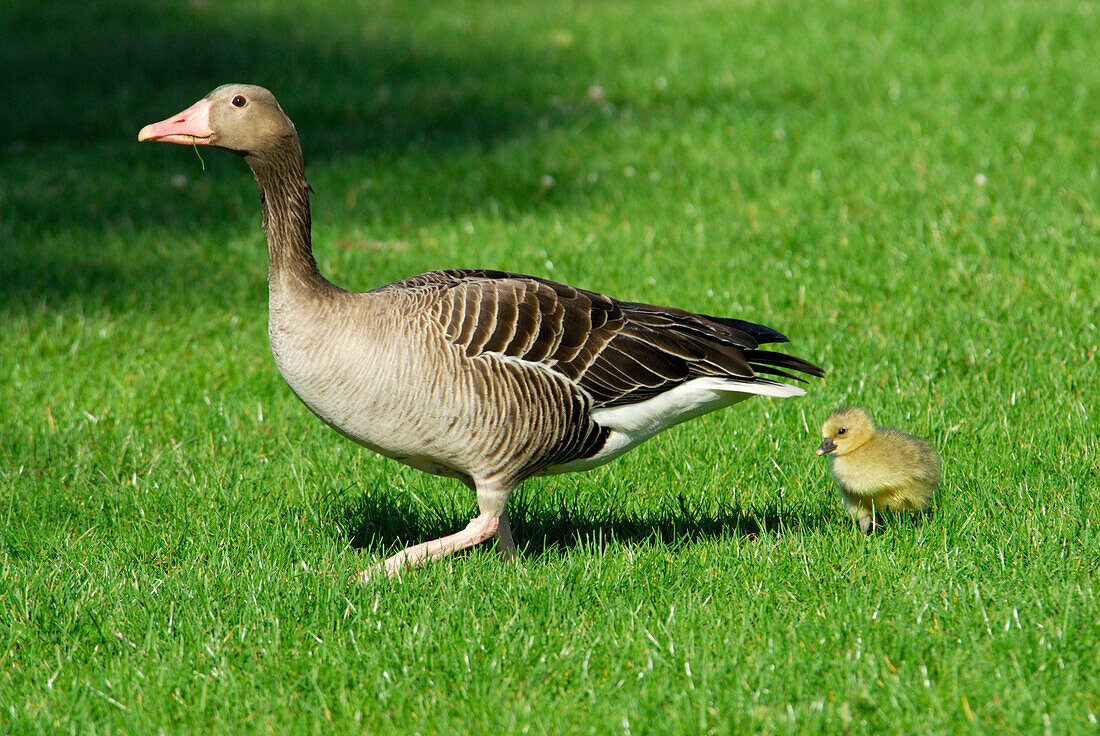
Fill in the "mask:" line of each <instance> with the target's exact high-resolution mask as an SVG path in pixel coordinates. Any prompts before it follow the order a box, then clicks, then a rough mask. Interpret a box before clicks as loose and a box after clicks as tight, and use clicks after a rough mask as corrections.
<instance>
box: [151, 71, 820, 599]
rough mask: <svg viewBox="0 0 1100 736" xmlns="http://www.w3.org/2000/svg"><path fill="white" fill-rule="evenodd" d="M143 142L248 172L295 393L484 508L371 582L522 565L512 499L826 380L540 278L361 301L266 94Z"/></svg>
mask: <svg viewBox="0 0 1100 736" xmlns="http://www.w3.org/2000/svg"><path fill="white" fill-rule="evenodd" d="M138 140H139V141H164V142H168V143H183V144H187V145H192V144H194V145H208V146H215V147H217V148H224V149H227V150H229V151H233V152H234V153H237V154H239V155H241V156H243V157H244V160H245V162H246V163H247V164H248V165H249V167H251V169H252V173H253V174H254V175H255V177H256V184H257V185H258V186H259V190H260V202H261V205H262V207H263V226H264V230H265V231H266V234H267V250H268V259H269V274H268V280H269V282H270V302H269V306H270V313H269V322H268V335H269V338H270V341H271V352H272V354H273V355H274V356H275V364H276V365H277V366H278V368H279V372H280V373H282V376H283V378H284V379H285V380H286V382H287V384H289V385H290V388H291V390H292V391H293V392H294V393H295V394H296V395H297V396H298V398H299V399H301V401H302V402H303V403H304V404H305V405H306V406H307V407H309V409H310V411H312V412H313V413H314V414H316V415H317V416H318V417H320V418H321V420H322V421H324V422H325V423H326V424H328V425H329V426H330V427H332V428H333V429H335V430H336V431H337V432H339V433H340V434H342V435H344V436H345V437H347V438H349V439H351V440H353V441H355V442H358V443H359V444H361V445H363V446H364V447H368V448H370V449H371V450H374V451H375V452H378V453H380V454H382V455H385V456H386V457H390V458H393V459H394V460H398V461H399V462H403V463H405V464H407V465H411V466H412V467H414V468H417V469H419V470H423V471H425V472H427V473H434V474H436V475H443V476H450V477H454V478H458V479H459V480H461V481H462V482H463V483H465V484H466V485H467V486H469V487H470V488H471V489H472V490H474V491H475V492H476V493H477V505H478V509H479V512H480V513H479V514H478V515H477V516H476V517H475V518H474V519H473V520H472V521H470V523H469V525H467V526H466V528H465V529H463V530H462V531H459V532H457V533H455V534H451V535H449V536H445V537H442V538H440V539H435V540H432V541H429V542H423V543H421V544H416V545H413V546H410V547H408V548H407V549H405V550H403V551H401V552H399V553H397V554H395V555H393V556H392V557H390V558H389V559H387V560H385V561H384V562H383V563H379V564H377V565H374V566H372V567H368V568H367V569H366V570H364V571H363V572H361V573H360V574H359V579H361V580H366V579H368V578H370V577H371V576H372V575H373V574H375V573H376V572H383V571H384V572H385V573H386V574H388V575H391V576H392V575H394V574H396V573H397V572H398V571H399V570H401V569H402V568H404V567H407V566H418V565H421V564H423V563H424V562H426V561H428V560H431V559H434V558H438V557H442V556H444V555H447V554H449V553H451V552H454V551H456V550H461V549H465V548H467V547H471V546H473V545H476V544H479V543H481V542H484V541H486V540H488V539H490V538H492V537H496V538H497V539H498V541H499V543H500V545H501V547H502V549H503V550H504V553H505V555H507V556H511V555H512V554H514V551H515V545H514V544H513V542H512V537H511V530H510V528H509V524H508V514H507V503H508V497H509V496H510V495H511V494H512V491H513V490H515V488H516V487H517V486H518V485H519V484H520V483H521V482H522V481H523V480H524V479H526V478H529V477H531V476H535V475H549V474H554V473H566V472H572V471H580V470H587V469H589V468H593V467H596V466H597V465H602V464H603V463H606V462H608V461H610V460H612V459H614V458H616V457H618V456H620V455H622V454H623V453H624V452H626V451H628V450H630V449H631V448H633V447H635V446H636V445H638V444H640V443H642V442H644V441H645V440H647V439H649V438H650V437H652V436H653V435H655V434H657V433H658V432H660V431H662V430H664V429H666V428H667V427H670V426H672V425H674V424H678V423H680V422H683V421H685V420H688V419H691V418H693V417H697V416H699V415H701V414H704V413H706V412H709V411H713V410H715V409H719V408H722V407H725V406H729V405H731V404H734V403H737V402H738V401H741V400H743V399H745V398H747V397H749V396H752V395H754V394H759V395H764V396H775V397H789V396H799V395H802V394H803V393H805V392H804V391H803V390H802V389H801V388H798V387H797V386H794V385H791V384H788V383H784V382H782V381H778V380H775V378H773V377H778V378H783V377H786V378H796V377H795V376H794V375H792V374H791V373H790V371H797V372H801V373H805V374H809V375H812V376H821V375H823V372H822V370H821V368H819V367H817V366H816V365H813V364H812V363H809V362H807V361H805V360H802V359H800V358H795V357H791V356H789V355H784V354H783V353H776V352H770V351H765V350H760V349H759V346H760V345H761V344H764V343H777V342H786V341H787V338H786V337H784V336H783V335H782V334H780V333H779V332H777V331H775V330H773V329H771V328H770V327H765V326H763V325H758V324H754V323H752V322H746V321H743V320H739V319H726V318H717V317H708V316H706V315H701V314H692V313H690V312H685V311H683V310H680V309H673V308H670V307H658V306H653V305H650V304H639V303H635V302H622V301H618V300H616V299H612V298H610V297H607V296H604V295H603V294H597V293H594V292H591V291H584V290H582V289H576V288H573V287H571V286H565V285H563V284H558V283H554V282H553V281H547V280H545V279H540V278H535V277H532V276H521V275H518V274H511V273H503V272H500V271H483V270H469V271H466V270H462V271H459V270H454V271H433V272H431V273H425V274H421V275H419V276H412V277H409V278H406V279H403V280H401V281H396V282H394V283H392V284H387V285H385V286H381V287H379V288H377V289H374V290H372V291H368V292H365V293H353V292H350V291H345V290H344V289H341V288H339V287H337V286H334V285H333V284H331V283H330V282H329V281H327V280H326V279H325V278H324V277H323V276H322V275H321V273H320V272H319V271H318V269H317V262H316V261H315V260H314V258H313V253H312V248H311V243H310V212H309V193H310V188H309V184H308V183H307V182H306V178H305V172H304V166H303V162H302V150H301V147H300V145H299V142H298V134H297V132H296V131H295V128H294V125H293V123H291V121H290V119H289V118H288V117H287V116H286V114H285V113H284V112H283V110H282V108H281V107H280V106H279V103H278V102H277V101H276V100H275V97H274V96H273V95H272V94H271V93H270V92H268V91H267V90H266V89H263V88H262V87H256V86H252V85H244V84H229V85H224V86H221V87H218V88H217V89H216V90H214V91H213V92H211V93H210V94H209V95H207V96H206V97H205V98H203V99H202V100H200V101H199V102H197V103H195V104H194V105H192V106H191V107H189V108H187V109H186V110H184V111H183V112H181V113H179V114H178V115H173V116H172V117H170V118H168V119H166V120H163V121H161V122H159V123H153V124H152V125H147V126H145V127H144V128H142V130H141V132H140V133H139V134H138ZM798 380H801V379H798Z"/></svg>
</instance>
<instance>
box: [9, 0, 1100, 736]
mask: <svg viewBox="0 0 1100 736" xmlns="http://www.w3.org/2000/svg"><path fill="white" fill-rule="evenodd" d="M78 5H81V4H78V3H70V2H63V1H62V0H47V2H45V3H42V2H33V3H32V2H23V1H22V0H17V2H15V3H8V4H5V5H4V6H3V8H2V9H0V64H2V67H3V68H4V70H5V74H4V75H3V77H2V78H0V99H3V100H5V104H4V105H0V130H2V131H3V140H2V142H0V253H2V262H0V279H2V286H3V288H2V291H0V519H2V533H0V733H4V734H7V733H12V734H22V733H62V732H64V733H82V734H90V733H102V734H133V733H158V732H164V733H196V732H209V733H212V734H223V733H224V734H238V733H287V734H302V733H314V732H335V733H364V734H382V733H401V734H417V733H422V734H433V733H439V734H450V733H462V732H466V733H487V732H500V733H513V732H531V733H555V734H557V733H599V734H605V733H623V734H627V733H633V734H645V733H649V734H665V733H685V734H687V733H692V734H694V733H799V734H803V733H830V734H831V733H838V732H853V733H856V732H858V733H865V732H868V730H869V729H870V730H871V731H870V732H874V733H898V734H912V733H993V732H997V733H1021V734H1034V733H1053V734H1058V733H1070V732H1082V733H1095V732H1096V730H1097V718H1098V717H1100V716H1098V713H1100V668H1098V666H1097V651H1098V649H1100V613H1098V611H1100V607H1098V602H1097V593H1098V590H1100V585H1098V583H1100V573H1098V572H1097V571H1098V569H1100V511H1098V509H1100V491H1098V487H1100V472H1098V465H1100V463H1098V451H1100V443H1098V437H1100V419H1098V407H1097V403H1096V396H1097V383H1098V381H1097V379H1098V370H1097V344H1098V342H1100V339H1098V335H1097V322H1098V321H1100V320H1098V317H1100V248H1098V247H1097V241H1098V229H1100V215H1098V213H1097V208H1098V207H1100V174H1098V168H1097V161H1098V160H1100V155H1098V154H1100V66H1097V65H1096V64H1095V61H1094V58H1095V52H1096V48H1097V47H1098V45H1100V5H1097V4H1094V3H1091V2H1068V1H1060V0H1054V1H1053V2H1047V3H1039V4H1036V3H1031V2H1024V1H1023V0H1008V1H1006V2H992V1H991V0H990V1H985V2H983V1H981V0H979V1H978V2H972V3H951V2H933V1H932V0H920V1H918V0H912V1H910V2H901V1H896V0H885V1H883V2H877V1H875V2H872V1H869V0H852V1H850V2H811V1H809V0H774V1H773V2H764V1H763V0H761V1H759V2H752V1H750V0H744V1H742V2H729V3H719V2H713V1H710V2H708V1H706V0H687V1H685V2H677V3H668V4H653V3H644V2H622V1H616V2H591V3H568V2H559V3H543V2H523V1H521V2H490V1H489V0H469V1H462V2H458V3H431V2H419V1H410V2H351V3H340V4H337V5H336V6H334V7H335V8H337V9H326V8H325V6H328V5H331V4H329V3H321V2H315V1H313V0H296V1H295V2H291V3H283V2H270V1H266V0H252V1H251V2H248V1H244V0H241V1H240V2H217V3H214V2H202V1H201V0H195V1H194V2H184V3H178V2H176V3H168V2H161V1H160V0H154V1H153V2H143V3H133V4H130V3H124V2H120V1H112V0H98V1H93V2H90V3H86V4H82V5H83V6H82V7H77V6H78ZM227 81H251V82H257V83H261V84H264V85H266V86H269V87H270V88H271V89H272V90H273V91H274V92H275V93H276V94H277V95H278V96H279V98H280V101H281V102H282V104H283V106H284V107H285V108H286V110H287V111H288V112H289V114H290V115H291V116H292V118H293V119H294V120H295V122H296V123H297V126H298V129H299V131H300V133H301V135H302V138H303V144H304V147H305V150H306V155H307V171H308V174H309V176H310V180H311V182H312V183H313V186H314V188H315V189H316V192H317V196H316V197H315V199H314V202H315V210H314V220H315V242H316V250H317V256H318V259H319V261H320V262H321V264H322V267H323V269H324V270H325V271H326V273H328V274H329V275H330V276H331V277H332V278H333V279H334V280H335V281H337V282H338V283H340V284H341V285H343V286H346V287H349V288H358V289H366V288H371V287H373V286H376V285H379V284H381V283H385V282H387V281H390V280H393V279H396V278H399V277H402V276H406V275H409V274H413V273H417V272H420V271H425V270H429V269H434V268H444V267H460V266H477V267H492V268H504V269H508V270H513V271H520V272H527V273H532V274H536V275H540V276H546V277H551V278H555V279H559V280H562V281H566V282H569V283H572V284H575V285H578V286H583V287H587V288H592V289H597V290H600V291H604V292H607V293H610V294H613V295H616V296H619V297H622V298H629V299H636V300H645V301H651V302H657V303H673V304H676V305H678V306H682V307H685V308H689V309H694V310H698V311H703V312H708V313H716V314H728V315H731V316H741V317H745V318H749V319H756V320H759V321H762V322H764V323H766V324H769V325H772V326H774V327H776V328H778V329H780V330H782V331H784V332H786V333H788V334H789V335H790V336H791V338H792V340H793V345H792V348H791V349H792V352H794V353H796V354H798V355H801V356H804V357H807V358H809V359H812V360H815V361H817V362H819V363H821V364H823V365H824V366H826V367H827V369H828V371H829V373H828V378H827V380H826V381H824V382H815V383H814V384H813V385H811V386H810V393H809V395H808V396H807V397H806V398H804V399H799V400H790V401H784V402H778V401H777V402H769V401H766V400H758V401H753V402H749V403H747V404H744V405H741V406H739V407H736V408H734V409H732V410H729V411H727V412H725V413H722V414H719V415H715V416H711V417H707V418H704V419H702V420H697V421H695V422H694V423H691V424H689V425H686V426H683V427H680V428H678V429H675V430H672V431H670V432H668V433H666V434H665V435H663V436H661V437H659V438H657V439H655V440H654V441H652V442H650V443H649V444H648V445H646V446H644V447H643V448H641V449H639V450H636V451H635V452H633V453H632V454H631V455H629V456H628V457H626V458H623V459H622V460H620V461H618V462H616V463H614V464H612V465H610V466H606V467H604V468H601V469H598V470H596V471H593V472H591V473H588V474H585V475H578V476H566V477H559V478H552V479H540V480H536V481H532V482H529V483H528V484H527V485H526V486H525V487H524V488H523V489H522V490H521V492H520V493H519V494H517V496H516V497H515V498H514V499H513V507H512V508H513V512H512V513H513V518H514V519H515V527H516V537H517V540H518V541H519V542H520V544H521V546H523V545H525V549H524V552H523V554H522V555H521V557H520V560H519V563H518V565H516V566H511V567H509V566H504V565H501V564H500V563H499V561H498V558H497V556H496V554H495V553H494V551H493V550H491V549H484V550H476V551H474V552H472V553H471V554H468V555H464V556H459V557H457V558H455V559H453V560H451V561H448V562H446V563H442V564H436V565H432V566H429V567H428V568H426V569H424V570H422V571H419V572H416V573H414V574H409V575H406V576H405V578H404V579H403V580H402V581H401V582H400V583H386V582H379V583H377V584H370V585H366V586H361V587H360V586H350V585H348V584H347V583H346V579H347V577H348V576H349V574H350V573H352V572H354V571H356V570H358V569H360V568H362V567H364V566H365V565H366V564H368V563H369V562H371V561H373V560H375V559H377V558H378V557H379V556H380V555H382V554H385V553H388V552H392V551H394V550H396V549H398V548H399V547H401V546H403V545H404V544H406V543H408V542H415V541H419V540H424V539H427V538H431V537H433V536H436V535H438V534H440V533H444V532H449V531H452V530H454V529H456V528H459V527H461V526H462V525H463V524H464V523H465V521H466V520H467V519H468V518H469V517H470V515H471V514H472V513H473V511H474V504H473V499H472V498H471V497H470V496H469V494H468V492H466V491H465V489H464V488H462V487H460V486H459V485H458V484H457V483H454V482H450V481H446V480H442V479H438V478H434V477H428V476H424V475H421V474H418V473H416V472H415V471H412V470H409V469H406V468H403V467H400V466H397V465H396V464H394V463H391V462H390V461H387V460H384V459H382V458H379V457H377V456H374V455H371V454H370V453H368V452H367V451H365V450H362V449H360V448H358V447H356V446H354V445H352V444H350V443H347V442H346V441H344V440H342V439H340V438H339V437H337V436H336V435H335V434H334V433H332V432H331V431H329V430H327V429H326V428H324V427H323V426H321V425H320V423H319V422H317V421H316V420H315V419H313V418H312V417H311V416H310V415H308V412H307V411H306V410H305V409H304V408H303V407H301V406H300V405H299V404H298V403H297V401H296V400H295V399H294V397H293V396H292V395H291V393H290V392H289V390H288V389H287V388H286V387H285V385H283V383H282V381H281V379H280V378H279V376H278V374H277V372H276V370H275V368H274V366H273V365H272V362H271V359H270V357H269V355H268V351H267V344H266V327H265V309H266V307H265V298H266V285H265V283H264V274H265V266H266V264H265V263H264V246H263V240H262V233H261V231H260V229H259V211H258V206H257V203H256V196H255V192H254V185H253V183H252V181H251V177H250V176H249V174H248V172H247V170H246V168H245V167H244V165H243V164H242V163H241V162H240V161H238V160H235V159H234V157H232V156H229V155H226V154H219V153H217V152H213V153H210V154H209V155H206V156H205V158H206V171H205V172H203V171H202V170H201V168H200V164H199V162H198V160H197V159H196V158H195V154H194V151H192V150H190V149H188V148H185V147H175V146H152V145H138V144H137V143H136V133H137V131H138V129H139V128H140V127H141V126H142V125H143V124H145V123H147V122H152V121H154V120H159V119H162V118H164V117H166V116H168V115H170V114H172V113H174V112H176V111H178V110H181V109H183V108H184V107H185V106H187V105H189V104H191V103H192V102H193V101H195V100H196V99H198V98H199V97H201V96H202V95H204V94H205V93H206V92H207V91H209V89H211V88H213V87H214V86H216V85H217V84H220V83H222V82H227ZM845 403H854V404H859V405H863V406H865V407H866V408H868V409H869V410H870V411H871V412H872V414H873V415H874V417H875V418H876V419H878V420H879V421H880V422H882V423H885V424H892V425H895V426H901V427H904V428H906V429H908V430H910V431H912V432H914V433H916V434H920V435H922V436H926V437H928V438H930V439H931V441H932V442H933V443H934V444H935V445H936V446H937V447H938V448H940V450H941V452H942V455H943V463H944V474H945V482H944V488H943V493H942V495H941V497H940V502H939V504H938V506H937V507H936V510H935V513H934V514H933V515H932V516H931V517H929V518H928V519H927V520H925V521H924V523H911V522H910V521H908V520H897V521H891V522H888V523H887V524H886V529H885V530H883V531H881V532H880V533H878V534H876V535H874V536H871V537H866V538H865V537H863V536H861V535H860V534H858V533H856V532H855V531H853V529H852V526H851V524H850V523H849V522H848V521H847V520H846V519H845V518H844V516H843V514H842V511H841V507H840V502H839V499H838V498H837V496H836V493H835V491H834V490H833V488H832V485H831V482H830V481H829V479H828V477H827V472H826V469H825V466H824V465H823V463H822V462H820V461H819V460H817V459H816V458H814V457H813V455H812V450H813V448H814V447H815V446H816V445H817V442H818V438H817V428H818V426H819V424H820V421H821V419H822V418H823V417H824V415H825V414H826V413H827V412H828V411H829V410H831V409H832V408H834V407H835V406H837V405H840V404H845Z"/></svg>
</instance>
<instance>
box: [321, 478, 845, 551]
mask: <svg viewBox="0 0 1100 736" xmlns="http://www.w3.org/2000/svg"><path fill="white" fill-rule="evenodd" d="M341 495H342V496H343V495H345V494H341ZM332 500H333V501H334V503H333V504H332V506H330V512H331V513H332V515H333V516H334V517H336V518H338V519H339V520H340V522H341V528H343V529H345V530H346V532H347V534H348V537H349V541H350V543H351V546H352V547H353V548H354V549H360V550H362V549H372V550H376V549H381V550H382V551H383V552H384V553H385V554H392V553H394V552H396V551H398V550H400V549H401V548H403V547H405V546H408V545H411V544H418V543H420V542H425V541H428V540H431V539H437V538H439V537H442V536H445V535H447V534H451V533H454V532H456V531H458V530H460V529H462V528H463V527H464V526H465V525H466V524H467V523H468V521H469V516H468V514H469V513H473V512H474V511H473V509H472V504H470V505H469V508H467V506H466V505H463V507H462V508H461V509H460V508H458V507H457V504H456V503H455V502H454V501H452V502H450V503H449V504H448V505H447V506H437V507H434V508H428V509H426V510H424V511H423V512H418V511H417V510H416V509H414V508H412V507H410V506H408V505H398V504H394V503H392V502H391V501H390V500H389V499H387V498H386V497H385V496H382V497H379V496H374V495H370V496H366V497H361V498H358V499H350V498H347V497H344V498H334V499H332ZM508 513H509V517H510V519H511V521H512V532H513V536H514V537H515V541H516V546H517V547H518V548H519V549H520V554H521V555H523V556H528V557H541V556H544V555H559V554H562V553H563V552H565V551H568V550H570V549H573V548H575V547H579V546H593V545H595V546H596V547H597V548H599V549H604V548H606V547H608V546H612V545H640V544H661V545H666V546H670V547H676V546H678V545H680V544H683V543H686V542H692V541H698V540H706V539H720V538H723V537H753V536H760V535H781V534H786V533H789V532H790V531H792V530H800V531H812V530H815V529H818V528H821V527H823V526H826V525H829V524H830V523H831V522H830V520H829V519H827V518H826V516H825V515H824V514H821V513H820V512H808V511H804V510H799V509H789V510H788V509H786V508H782V507H781V505H779V504H768V505H766V506H764V507H763V508H755V507H748V508H744V507H741V506H740V505H737V504H729V505H720V506H719V507H718V508H710V509H706V510H701V509H698V508H694V507H693V506H692V505H691V504H690V503H689V502H688V501H687V499H685V498H684V496H683V495H682V494H680V495H678V496H676V497H674V498H669V499H668V500H667V502H666V503H665V504H664V506H663V507H662V508H660V509H657V510H655V511H653V512H648V513H644V514H638V513H636V512H631V511H620V510H616V509H602V510H593V509H592V508H590V507H587V506H585V507H582V506H581V505H580V504H579V503H570V502H564V503H559V504H558V505H557V507H556V508H552V507H548V506H546V505H538V504H533V503H531V502H530V499H529V498H528V497H526V496H525V495H524V494H523V493H522V492H520V493H517V494H515V495H514V496H513V497H512V500H511V502H510V503H509V507H508Z"/></svg>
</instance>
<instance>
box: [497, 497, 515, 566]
mask: <svg viewBox="0 0 1100 736" xmlns="http://www.w3.org/2000/svg"><path fill="white" fill-rule="evenodd" d="M497 547H498V548H499V549H500V553H501V555H503V556H504V559H505V560H514V559H516V543H515V542H514V541H512V524H511V523H510V522H509V521H508V511H507V509H505V511H504V513H503V514H501V515H500V519H499V525H498V526H497Z"/></svg>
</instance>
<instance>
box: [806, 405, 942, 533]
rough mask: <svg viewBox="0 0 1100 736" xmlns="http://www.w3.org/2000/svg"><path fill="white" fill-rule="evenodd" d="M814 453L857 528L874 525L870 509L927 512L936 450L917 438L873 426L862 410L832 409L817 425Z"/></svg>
mask: <svg viewBox="0 0 1100 736" xmlns="http://www.w3.org/2000/svg"><path fill="white" fill-rule="evenodd" d="M821 435H822V437H824V439H823V440H822V441H821V445H820V446H819V447H818V448H817V454H818V455H828V456H829V469H830V470H831V471H832V474H833V479H834V480H836V483H837V485H838V486H840V490H841V493H842V495H843V496H844V507H845V509H846V510H847V511H848V513H849V514H850V515H851V516H852V518H853V519H854V520H855V521H856V522H857V523H858V524H859V527H860V529H862V530H863V531H865V532H866V531H870V530H872V529H873V528H874V524H875V512H876V511H878V510H881V509H890V510H892V511H901V510H908V511H927V510H928V508H929V507H930V506H931V505H932V496H933V494H934V493H935V491H936V487H937V486H938V485H939V481H940V473H939V469H938V467H937V462H936V453H935V452H934V451H933V450H932V447H931V446H930V445H929V444H928V443H927V442H925V441H924V440H922V439H918V438H916V437H911V436H910V435H907V434H905V433H904V432H899V431H898V430H896V429H885V428H876V427H875V425H874V424H873V423H872V422H871V419H870V418H869V417H868V416H867V414H866V412H864V411H863V410H862V409H859V408H855V407H850V408H844V409H837V410H836V411H834V412H833V413H832V414H830V415H829V416H828V417H826V418H825V422H824V424H822V425H821Z"/></svg>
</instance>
